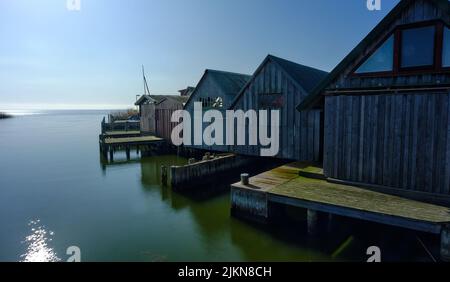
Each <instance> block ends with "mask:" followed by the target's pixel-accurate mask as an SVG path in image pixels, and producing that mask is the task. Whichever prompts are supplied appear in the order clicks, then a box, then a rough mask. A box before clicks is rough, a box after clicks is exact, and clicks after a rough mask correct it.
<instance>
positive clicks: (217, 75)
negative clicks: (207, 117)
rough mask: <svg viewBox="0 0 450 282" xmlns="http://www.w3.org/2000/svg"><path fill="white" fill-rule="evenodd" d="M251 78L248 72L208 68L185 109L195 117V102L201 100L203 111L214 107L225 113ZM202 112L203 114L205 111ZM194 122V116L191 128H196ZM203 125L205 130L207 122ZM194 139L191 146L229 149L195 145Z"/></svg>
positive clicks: (216, 149)
mask: <svg viewBox="0 0 450 282" xmlns="http://www.w3.org/2000/svg"><path fill="white" fill-rule="evenodd" d="M250 78H251V76H250V75H246V74H241V73H233V72H227V71H219V70H211V69H207V70H205V72H204V74H203V76H202V77H201V79H200V81H199V82H198V84H197V86H196V87H195V90H194V91H193V92H192V94H191V96H190V97H189V100H188V101H187V102H186V105H185V106H184V109H185V110H186V111H188V112H189V113H190V115H191V117H194V116H195V112H194V102H200V103H202V110H203V111H206V110H211V109H214V110H218V111H221V112H222V113H224V112H225V111H226V110H227V109H228V108H229V107H230V105H231V103H232V102H233V100H234V99H235V97H236V95H238V93H239V91H240V90H241V89H242V87H244V85H245V84H246V83H247V82H248V81H249V80H250ZM201 114H202V116H203V113H201ZM194 122H195V120H194V119H193V118H192V120H191V128H194ZM202 126H203V128H202V132H203V130H204V129H205V127H206V126H207V124H204V123H203V124H202ZM224 131H225V129H224ZM224 136H225V132H224ZM194 141H195V140H194V138H193V137H192V142H191V144H193V145H191V146H189V147H192V148H196V149H204V150H210V151H218V152H228V151H229V148H228V146H225V145H223V146H222V145H214V146H207V145H205V144H202V145H194V144H195V143H194Z"/></svg>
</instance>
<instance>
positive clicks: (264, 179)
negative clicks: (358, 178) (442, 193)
mask: <svg viewBox="0 0 450 282" xmlns="http://www.w3.org/2000/svg"><path fill="white" fill-rule="evenodd" d="M305 171H306V172H308V173H312V174H314V175H312V176H319V175H320V168H318V169H315V168H314V167H307V166H305V164H303V163H292V164H288V165H285V166H281V167H278V168H276V169H274V170H271V171H268V172H265V173H262V174H259V175H256V176H254V177H251V178H250V179H249V184H248V185H244V184H242V183H235V184H233V185H232V189H231V198H232V214H233V215H236V216H242V217H245V218H247V219H253V220H257V221H267V220H268V219H269V217H270V203H277V204H281V205H287V206H295V207H300V208H304V209H307V211H308V212H307V213H308V217H307V218H308V230H309V231H312V230H316V228H315V225H317V224H318V222H317V221H318V220H320V219H321V218H326V219H328V218H329V217H327V216H322V215H327V214H331V215H339V216H344V217H350V218H356V219H361V220H366V221H372V222H377V223H381V224H386V225H392V226H398V227H402V228H406V229H410V230H416V231H421V232H427V233H432V234H440V235H441V255H442V257H443V258H444V259H446V260H448V259H449V258H450V256H449V254H450V243H449V241H450V237H449V224H450V209H449V208H447V207H442V206H438V205H433V204H428V203H424V202H419V201H414V200H410V199H406V198H402V197H398V196H394V195H389V194H384V193H380V192H375V191H371V190H368V189H363V188H358V187H354V186H348V185H342V184H336V183H330V182H328V181H326V180H320V179H316V178H319V177H313V178H311V177H309V178H308V177H304V176H300V174H304V172H305ZM311 233H312V232H311Z"/></svg>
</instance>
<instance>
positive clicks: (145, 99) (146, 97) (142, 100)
mask: <svg viewBox="0 0 450 282" xmlns="http://www.w3.org/2000/svg"><path fill="white" fill-rule="evenodd" d="M146 102H150V103H154V102H155V100H154V99H152V98H151V97H150V95H141V97H139V99H138V100H137V101H136V103H134V105H135V106H140V105H142V104H144V103H146Z"/></svg>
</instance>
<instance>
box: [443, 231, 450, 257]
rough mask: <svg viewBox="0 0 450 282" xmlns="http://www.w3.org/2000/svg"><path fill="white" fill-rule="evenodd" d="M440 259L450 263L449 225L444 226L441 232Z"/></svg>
mask: <svg viewBox="0 0 450 282" xmlns="http://www.w3.org/2000/svg"><path fill="white" fill-rule="evenodd" d="M441 259H442V260H443V261H445V262H450V225H449V224H446V225H444V226H443V227H442V231H441Z"/></svg>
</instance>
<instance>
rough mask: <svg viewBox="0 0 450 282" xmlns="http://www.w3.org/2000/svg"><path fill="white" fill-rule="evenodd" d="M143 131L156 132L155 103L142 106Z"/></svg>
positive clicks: (146, 132) (145, 132) (147, 132)
mask: <svg viewBox="0 0 450 282" xmlns="http://www.w3.org/2000/svg"><path fill="white" fill-rule="evenodd" d="M141 132H142V133H143V134H154V133H155V105H154V104H148V105H142V106H141Z"/></svg>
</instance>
